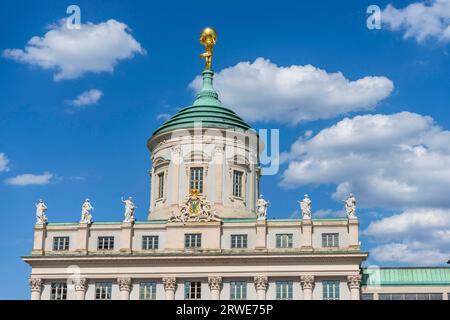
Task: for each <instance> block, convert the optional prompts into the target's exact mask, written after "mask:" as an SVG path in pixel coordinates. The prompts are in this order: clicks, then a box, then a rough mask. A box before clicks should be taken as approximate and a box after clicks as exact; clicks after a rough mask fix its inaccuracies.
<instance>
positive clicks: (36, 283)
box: [28, 278, 43, 292]
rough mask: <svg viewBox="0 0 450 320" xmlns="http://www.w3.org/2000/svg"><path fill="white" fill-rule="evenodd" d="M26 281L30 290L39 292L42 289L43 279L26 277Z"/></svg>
mask: <svg viewBox="0 0 450 320" xmlns="http://www.w3.org/2000/svg"><path fill="white" fill-rule="evenodd" d="M28 283H29V284H30V286H31V291H38V292H41V290H42V284H43V281H42V279H38V278H29V279H28Z"/></svg>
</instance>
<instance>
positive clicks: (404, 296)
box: [378, 293, 442, 300]
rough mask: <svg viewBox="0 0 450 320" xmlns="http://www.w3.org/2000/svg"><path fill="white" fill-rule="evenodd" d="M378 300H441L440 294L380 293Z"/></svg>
mask: <svg viewBox="0 0 450 320" xmlns="http://www.w3.org/2000/svg"><path fill="white" fill-rule="evenodd" d="M378 298H379V299H380V300H442V293H380V294H379V295H378Z"/></svg>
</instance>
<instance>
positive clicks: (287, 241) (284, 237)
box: [276, 233, 292, 248]
mask: <svg viewBox="0 0 450 320" xmlns="http://www.w3.org/2000/svg"><path fill="white" fill-rule="evenodd" d="M276 237H277V239H276V240H277V241H276V242H277V243H276V245H277V248H292V233H286V234H277V235H276Z"/></svg>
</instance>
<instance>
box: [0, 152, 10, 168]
mask: <svg viewBox="0 0 450 320" xmlns="http://www.w3.org/2000/svg"><path fill="white" fill-rule="evenodd" d="M8 164H9V159H8V157H7V156H6V154H4V153H0V172H2V171H8V170H9V167H8Z"/></svg>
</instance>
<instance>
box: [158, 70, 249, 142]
mask: <svg viewBox="0 0 450 320" xmlns="http://www.w3.org/2000/svg"><path fill="white" fill-rule="evenodd" d="M213 75H214V72H212V71H211V70H205V71H203V85H202V89H201V90H200V92H199V93H198V94H197V98H196V100H195V101H194V103H193V104H192V106H189V107H187V108H184V109H181V110H180V111H178V112H177V113H176V114H175V115H174V116H173V117H172V118H170V119H169V120H167V121H166V122H165V123H164V124H163V125H162V126H161V127H159V128H158V129H156V130H155V132H153V135H155V134H157V133H161V132H166V131H172V130H175V129H186V128H194V127H199V126H202V127H204V128H224V129H235V130H239V131H246V130H248V129H250V125H249V124H248V123H246V122H245V121H244V120H242V118H240V117H239V116H238V115H237V114H236V113H235V112H234V111H232V110H230V109H228V108H227V107H225V106H224V105H223V104H222V102H221V101H220V100H219V95H218V94H217V92H216V91H215V90H214V88H213Z"/></svg>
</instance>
